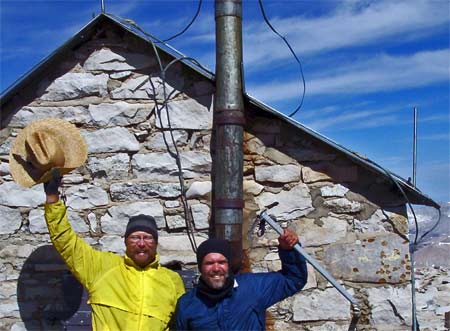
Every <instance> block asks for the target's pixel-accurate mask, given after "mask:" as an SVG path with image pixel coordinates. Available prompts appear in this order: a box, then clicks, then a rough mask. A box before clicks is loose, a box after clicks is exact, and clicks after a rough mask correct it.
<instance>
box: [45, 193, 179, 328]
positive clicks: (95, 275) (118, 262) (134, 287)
mask: <svg viewBox="0 0 450 331" xmlns="http://www.w3.org/2000/svg"><path fill="white" fill-rule="evenodd" d="M45 219H46V221H47V226H48V229H49V232H50V238H51V240H52V243H53V245H54V246H55V248H56V250H57V251H58V252H59V253H60V254H61V256H62V258H63V259H64V261H65V262H66V264H67V266H68V267H69V269H70V271H71V272H72V273H73V274H74V275H75V277H76V278H77V279H78V280H79V281H80V282H81V284H83V286H84V287H85V288H86V289H87V291H88V292H89V301H88V303H89V304H90V305H91V307H92V328H93V330H98V331H113V330H114V331H115V330H126V331H128V330H130V331H139V330H145V331H154V330H168V329H169V327H168V323H169V322H170V321H171V319H172V315H173V314H174V310H175V306H176V303H177V300H178V298H179V297H180V296H181V295H182V294H183V293H184V285H183V281H182V280H181V277H180V276H179V275H178V274H177V273H176V272H173V271H171V270H169V269H167V268H164V267H162V266H161V265H160V264H159V255H157V256H156V258H155V261H153V262H152V263H150V264H149V265H148V266H146V267H145V268H140V267H139V266H137V265H136V264H135V263H134V262H133V261H132V260H131V259H130V258H129V257H128V256H125V257H122V256H119V255H117V254H114V253H109V252H102V251H98V250H95V249H94V248H92V247H91V246H90V245H89V244H88V243H86V242H85V241H84V240H83V239H81V238H80V237H78V236H77V234H76V233H75V231H73V230H72V227H71V226H70V224H69V222H68V220H67V215H66V207H65V206H64V204H63V203H62V202H61V201H59V202H56V203H53V204H46V205H45Z"/></svg>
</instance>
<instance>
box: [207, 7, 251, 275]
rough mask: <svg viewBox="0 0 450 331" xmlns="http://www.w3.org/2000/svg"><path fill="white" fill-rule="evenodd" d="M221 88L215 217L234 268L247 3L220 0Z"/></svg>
mask: <svg viewBox="0 0 450 331" xmlns="http://www.w3.org/2000/svg"><path fill="white" fill-rule="evenodd" d="M215 18H216V92H215V98H214V133H213V135H214V137H213V144H214V145H215V148H214V151H213V153H214V154H215V155H213V158H214V168H213V176H212V177H213V178H212V180H213V197H214V198H213V222H214V231H215V237H216V238H221V239H225V240H227V241H229V242H230V244H231V247H232V250H233V259H232V261H231V263H230V264H231V268H232V270H233V271H234V272H237V271H238V270H239V268H240V265H241V260H242V218H243V212H242V210H243V208H244V200H243V188H242V187H243V166H244V161H243V147H242V145H243V135H244V124H245V118H244V97H243V88H242V86H243V84H242V81H243V80H242V2H241V0H216V1H215Z"/></svg>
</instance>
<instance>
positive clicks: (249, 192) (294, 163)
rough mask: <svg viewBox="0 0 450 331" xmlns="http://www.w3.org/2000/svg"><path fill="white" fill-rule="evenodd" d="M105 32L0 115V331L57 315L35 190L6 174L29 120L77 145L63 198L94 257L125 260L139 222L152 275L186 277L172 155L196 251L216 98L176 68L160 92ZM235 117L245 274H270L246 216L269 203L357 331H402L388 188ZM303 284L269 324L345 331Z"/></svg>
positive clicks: (137, 49)
mask: <svg viewBox="0 0 450 331" xmlns="http://www.w3.org/2000/svg"><path fill="white" fill-rule="evenodd" d="M106 31H108V33H105V31H103V33H99V34H98V35H97V36H96V38H94V39H92V40H88V41H86V42H84V43H83V44H82V45H81V46H80V47H78V48H77V49H76V50H73V51H71V52H69V53H67V54H65V55H64V56H63V57H61V59H60V60H59V61H60V62H58V63H57V65H55V66H52V67H51V68H49V69H48V70H47V72H46V74H45V75H44V77H42V79H41V80H40V81H39V82H32V83H31V84H30V85H29V86H28V87H27V90H26V91H23V95H24V96H27V97H26V98H25V97H24V98H25V99H22V100H19V101H17V100H12V101H11V104H10V105H8V107H7V108H8V109H9V114H10V116H9V118H8V124H7V126H5V128H4V129H2V131H1V133H0V139H1V140H0V160H1V163H0V175H1V182H0V211H1V213H2V215H3V217H2V219H1V221H0V238H1V241H0V257H1V263H0V278H1V285H0V303H1V304H0V307H1V308H0V328H1V329H5V330H10V329H11V330H16V331H17V330H25V329H26V330H31V329H42V330H46V329H49V328H50V327H51V328H55V329H58V327H60V326H59V324H58V322H56V321H51V322H49V317H48V316H50V315H51V314H52V313H54V312H55V311H58V309H59V310H60V311H61V310H62V309H63V308H64V307H65V306H64V305H65V303H64V299H63V298H62V297H63V294H62V293H63V290H64V282H63V279H64V277H65V275H66V272H67V271H66V268H65V266H64V264H63V263H62V262H61V260H60V259H59V258H58V255H57V253H56V252H55V251H54V249H53V248H52V246H51V245H50V242H49V237H48V233H47V229H46V226H45V222H44V219H43V201H44V198H45V196H44V193H43V189H42V186H41V185H39V186H37V187H34V188H32V189H23V188H21V187H18V186H17V185H16V184H15V183H14V182H13V181H12V178H11V176H10V173H9V167H8V153H9V147H10V144H11V142H12V140H13V139H14V137H15V136H16V135H17V132H18V131H19V130H20V129H21V128H23V127H24V126H26V125H27V124H28V123H30V122H31V121H34V120H36V119H40V118H45V117H57V118H63V119H65V120H68V121H70V122H72V123H74V124H75V125H77V126H78V127H79V128H80V129H81V132H82V135H83V136H84V138H85V139H86V142H87V144H88V152H89V155H88V160H87V162H86V164H85V165H84V166H82V167H80V168H79V169H77V170H76V171H74V172H73V173H71V174H70V175H67V176H65V178H64V193H65V195H66V197H67V205H68V207H69V217H70V221H71V224H72V225H73V227H74V228H75V230H76V231H77V232H78V233H79V234H80V235H81V236H82V237H84V238H85V240H87V241H88V242H89V243H91V244H92V245H93V246H95V247H97V248H98V249H102V250H108V251H113V252H117V253H119V254H123V252H124V244H123V237H122V234H123V233H124V229H125V226H126V222H127V219H128V217H130V216H132V215H135V214H137V213H147V214H151V215H153V216H154V217H155V219H156V221H157V224H158V228H159V231H160V240H159V252H160V255H161V258H162V263H169V264H175V265H178V266H180V265H181V266H182V267H183V268H188V269H195V256H194V253H193V252H192V250H191V246H190V243H189V240H188V237H187V235H186V223H185V214H184V200H183V197H182V195H181V192H182V189H181V185H180V178H179V175H180V171H179V169H178V167H177V162H176V159H175V156H176V155H177V154H178V155H179V158H180V163H181V167H182V182H183V184H184V185H185V186H186V190H187V192H186V198H187V206H188V210H189V212H190V213H191V216H192V220H193V226H194V228H195V238H196V241H197V244H199V243H200V242H201V241H202V240H204V239H205V238H207V233H208V229H209V217H210V214H211V209H210V206H211V200H210V199H211V182H210V171H211V164H212V160H211V154H210V142H211V132H212V114H213V113H212V102H213V92H214V86H213V84H212V83H211V82H210V81H208V80H206V79H204V78H202V77H200V76H199V75H198V74H197V73H195V72H193V71H192V70H190V69H188V68H187V67H185V66H182V65H180V64H176V65H174V66H172V67H171V69H170V71H169V72H168V73H167V81H166V91H164V85H163V81H162V79H161V76H160V70H159V67H158V65H157V61H155V59H156V58H155V56H154V53H153V50H152V48H151V47H150V46H149V45H146V44H144V43H142V42H140V41H138V40H136V39H133V38H131V37H129V36H122V34H119V33H117V34H115V33H114V29H110V30H108V29H107V30H106ZM162 59H163V62H164V63H167V61H169V60H170V59H168V58H167V57H165V56H163V57H162ZM164 95H168V96H169V100H168V104H167V111H166V109H165V108H164V107H163V106H162V101H163V100H164ZM27 98H28V99H27ZM169 115H170V116H169ZM246 116H247V123H248V124H247V126H246V128H245V143H244V152H245V156H244V159H245V164H244V191H245V192H244V193H245V202H246V204H245V210H244V218H245V220H244V222H245V224H244V233H243V235H244V238H247V239H246V242H245V243H244V247H245V248H246V251H247V255H248V257H249V259H250V262H251V269H252V271H254V272H258V271H270V270H278V268H279V267H280V262H279V260H278V258H277V254H276V245H277V241H276V237H277V236H276V234H275V233H274V232H273V231H271V230H270V229H269V230H268V231H267V233H266V234H265V235H264V236H263V237H261V238H258V237H257V236H256V235H255V233H254V230H252V229H251V226H252V223H253V220H254V217H255V215H256V213H257V212H258V211H260V210H262V209H264V208H265V207H266V206H268V205H270V204H271V203H272V202H274V201H277V202H279V205H277V206H276V207H274V208H273V209H272V210H271V211H270V213H271V214H273V215H275V216H276V217H277V219H278V220H279V221H280V222H282V223H283V225H285V226H289V227H291V228H293V229H295V230H296V231H297V232H298V233H299V234H300V236H301V241H302V244H303V246H304V247H305V249H306V250H307V251H308V253H310V254H311V255H312V256H313V257H315V258H316V259H317V260H318V261H320V263H321V264H323V265H324V266H325V268H326V269H327V270H328V271H329V272H330V273H331V274H333V275H334V276H335V277H336V278H337V279H338V280H339V281H340V282H341V284H343V285H344V286H345V287H346V288H347V289H348V290H349V291H350V292H351V293H352V294H354V295H355V297H356V298H358V299H359V300H360V301H361V303H362V312H363V315H362V318H361V320H360V329H361V330H363V329H367V330H408V329H409V328H410V327H409V325H410V323H411V322H410V320H411V309H410V287H409V286H410V285H409V283H410V282H409V279H410V271H409V264H410V261H409V255H408V241H407V233H408V227H407V220H406V218H405V209H404V206H403V205H402V204H401V202H399V200H398V198H397V197H396V196H395V195H393V194H392V193H391V192H390V191H389V186H388V185H386V183H385V182H383V181H380V180H378V179H377V177H376V176H375V175H374V174H373V173H371V172H369V171H368V170H365V169H364V168H361V167H359V166H357V165H355V164H354V163H352V162H351V161H350V160H348V159H347V158H345V156H343V155H340V154H339V153H338V152H337V151H335V150H332V149H331V148H330V147H329V146H327V145H325V144H324V143H323V142H321V141H319V140H316V139H314V138H313V137H310V136H308V135H306V134H305V133H303V132H302V131H300V130H299V129H298V128H296V127H294V126H292V125H290V124H288V123H285V122H282V121H280V120H279V119H276V118H274V117H273V116H272V115H269V114H265V113H262V111H261V110H258V109H253V108H251V107H249V108H248V109H247V115H246ZM4 118H5V117H4ZM249 233H250V234H249ZM248 234H249V236H248ZM309 271H310V275H309V279H308V284H307V286H306V288H305V289H304V290H303V291H302V292H300V293H299V294H297V295H295V296H293V297H291V298H289V299H286V300H285V301H283V302H281V303H279V304H277V305H275V306H274V307H272V308H271V309H270V317H269V324H271V325H272V327H273V328H275V329H276V330H344V329H347V327H348V324H349V322H350V306H349V304H348V303H347V302H346V301H345V299H343V297H342V296H340V295H339V294H338V292H337V291H336V290H335V289H333V288H332V287H330V285H329V284H328V283H327V282H326V281H325V280H324V279H323V278H322V277H321V276H320V275H318V274H317V273H316V272H315V271H314V270H313V269H312V268H309ZM74 297H75V294H74ZM49 323H50V324H51V323H53V324H51V325H50V326H49Z"/></svg>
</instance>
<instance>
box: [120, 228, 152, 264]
mask: <svg viewBox="0 0 450 331" xmlns="http://www.w3.org/2000/svg"><path fill="white" fill-rule="evenodd" d="M125 246H126V248H127V250H126V253H127V255H128V257H129V258H130V259H132V260H133V261H134V263H136V264H137V265H138V266H140V267H141V268H144V267H145V266H147V265H148V264H149V263H151V262H153V261H154V260H155V257H156V248H157V246H158V243H157V242H156V240H155V238H153V236H152V235H151V234H150V233H147V232H144V231H135V232H132V233H131V234H130V235H129V236H128V237H127V239H125Z"/></svg>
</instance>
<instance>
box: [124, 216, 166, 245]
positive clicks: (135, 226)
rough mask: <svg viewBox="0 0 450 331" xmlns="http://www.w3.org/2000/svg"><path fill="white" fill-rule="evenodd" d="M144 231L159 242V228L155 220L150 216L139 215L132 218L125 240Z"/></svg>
mask: <svg viewBox="0 0 450 331" xmlns="http://www.w3.org/2000/svg"><path fill="white" fill-rule="evenodd" d="M136 231H144V232H147V233H150V234H151V235H152V236H153V238H155V240H156V241H158V227H157V226H156V222H155V219H154V218H153V217H152V216H148V215H143V214H140V215H137V216H132V217H130V220H129V221H128V224H127V229H126V230H125V239H126V238H127V237H128V236H129V235H130V234H131V233H133V232H136Z"/></svg>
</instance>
